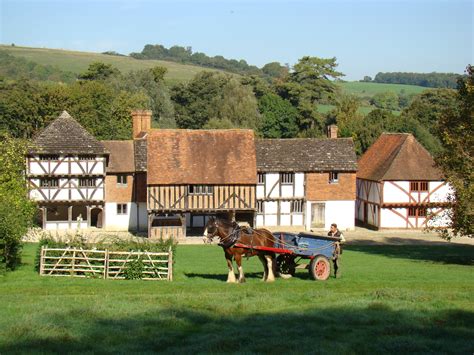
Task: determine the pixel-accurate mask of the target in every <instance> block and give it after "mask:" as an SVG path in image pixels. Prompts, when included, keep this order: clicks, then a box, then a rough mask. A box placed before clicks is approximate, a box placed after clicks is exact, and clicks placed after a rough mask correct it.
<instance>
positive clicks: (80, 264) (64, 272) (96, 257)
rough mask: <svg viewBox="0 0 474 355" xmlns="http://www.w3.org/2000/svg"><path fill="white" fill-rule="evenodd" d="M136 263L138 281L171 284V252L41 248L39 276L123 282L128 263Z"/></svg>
mask: <svg viewBox="0 0 474 355" xmlns="http://www.w3.org/2000/svg"><path fill="white" fill-rule="evenodd" d="M137 262H139V264H140V266H141V277H140V278H141V279H142V280H167V281H172V280H173V252H172V250H171V248H170V249H169V251H168V252H166V253H152V252H148V251H132V252H128V251H110V250H107V249H106V250H85V249H82V248H65V249H64V248H47V247H42V248H41V259H40V275H41V276H69V277H91V278H103V279H112V280H123V279H125V278H126V275H127V272H128V268H129V267H131V265H132V264H131V263H137Z"/></svg>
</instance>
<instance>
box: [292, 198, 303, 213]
mask: <svg viewBox="0 0 474 355" xmlns="http://www.w3.org/2000/svg"><path fill="white" fill-rule="evenodd" d="M290 212H291V213H303V201H301V200H299V201H291V210H290Z"/></svg>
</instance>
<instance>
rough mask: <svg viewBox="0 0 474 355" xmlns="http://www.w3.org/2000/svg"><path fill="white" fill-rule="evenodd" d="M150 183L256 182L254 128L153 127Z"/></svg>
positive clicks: (149, 144) (149, 139) (149, 150)
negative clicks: (193, 128)
mask: <svg viewBox="0 0 474 355" xmlns="http://www.w3.org/2000/svg"><path fill="white" fill-rule="evenodd" d="M147 162H148V165H147V171H148V176H147V179H148V184H150V185H154V184H255V183H256V179H257V170H256V159H255V140H254V134H253V131H252V130H240V129H230V130H179V129H174V130H167V129H163V130H162V129H160V130H152V131H148V134H147Z"/></svg>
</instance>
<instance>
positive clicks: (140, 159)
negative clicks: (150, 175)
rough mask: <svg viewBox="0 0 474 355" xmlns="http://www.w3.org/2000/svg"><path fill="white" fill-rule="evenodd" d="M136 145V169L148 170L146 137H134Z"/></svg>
mask: <svg viewBox="0 0 474 355" xmlns="http://www.w3.org/2000/svg"><path fill="white" fill-rule="evenodd" d="M133 144H134V146H135V170H136V171H146V137H142V138H139V139H134V140H133Z"/></svg>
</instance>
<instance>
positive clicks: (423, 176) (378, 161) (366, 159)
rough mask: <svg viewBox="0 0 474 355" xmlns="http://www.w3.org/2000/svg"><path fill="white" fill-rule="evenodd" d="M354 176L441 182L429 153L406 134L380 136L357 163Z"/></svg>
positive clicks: (370, 178)
mask: <svg viewBox="0 0 474 355" xmlns="http://www.w3.org/2000/svg"><path fill="white" fill-rule="evenodd" d="M358 166H359V171H358V172H357V177H358V178H361V179H367V180H374V181H382V180H398V181H410V180H442V179H443V175H442V173H441V171H440V170H439V169H438V168H437V167H435V162H434V160H433V157H432V156H431V155H430V153H429V152H428V151H427V150H426V149H425V148H424V147H423V146H422V145H421V144H420V143H419V142H418V141H417V140H416V139H415V137H414V136H413V135H412V134H408V133H383V134H382V135H381V136H380V137H379V138H378V139H377V140H376V141H375V143H374V144H372V146H371V147H370V148H369V149H368V150H367V151H366V152H365V153H364V155H363V156H362V157H361V158H360V159H359V162H358Z"/></svg>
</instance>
